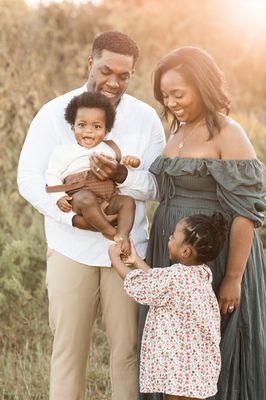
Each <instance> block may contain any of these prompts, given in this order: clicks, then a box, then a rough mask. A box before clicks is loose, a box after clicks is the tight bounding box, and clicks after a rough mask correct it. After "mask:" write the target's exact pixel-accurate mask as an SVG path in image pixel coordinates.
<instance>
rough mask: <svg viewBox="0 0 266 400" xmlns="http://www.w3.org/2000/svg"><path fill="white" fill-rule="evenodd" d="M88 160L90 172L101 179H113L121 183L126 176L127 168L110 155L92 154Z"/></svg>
mask: <svg viewBox="0 0 266 400" xmlns="http://www.w3.org/2000/svg"><path fill="white" fill-rule="evenodd" d="M90 162H91V169H92V172H93V173H94V175H95V176H96V177H97V178H98V179H100V180H101V181H105V180H106V179H113V180H114V181H115V182H117V183H122V182H124V180H125V179H126V177H127V174H128V171H127V168H126V167H125V166H124V165H122V164H119V163H118V162H117V161H116V160H115V159H114V158H112V157H108V156H106V155H104V154H94V155H92V156H91V157H90Z"/></svg>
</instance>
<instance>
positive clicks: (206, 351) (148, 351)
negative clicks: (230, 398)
mask: <svg viewBox="0 0 266 400" xmlns="http://www.w3.org/2000/svg"><path fill="white" fill-rule="evenodd" d="M225 232H226V222H225V219H224V217H223V216H222V214H220V213H215V214H214V215H213V216H206V215H201V214H197V215H193V216H189V217H186V218H184V219H182V220H180V221H179V222H178V224H177V225H176V228H175V231H174V233H173V235H172V236H171V237H170V238H169V242H168V249H169V253H170V258H171V260H172V261H173V262H174V264H173V265H172V266H171V267H168V268H152V269H151V268H150V267H149V266H148V265H147V264H146V263H145V262H144V261H143V260H142V259H141V258H140V257H139V256H138V255H137V254H136V251H135V250H134V247H133V244H132V249H131V256H130V257H129V258H128V259H127V260H126V261H127V263H128V262H129V263H132V264H133V267H134V268H136V269H134V270H133V271H132V269H131V268H129V266H128V265H126V264H125V262H124V261H122V260H121V258H120V255H121V246H120V245H119V244H117V245H112V246H111V247H110V249H109V255H110V259H111V261H112V265H113V266H114V268H115V269H116V270H117V272H118V273H119V275H120V276H121V277H122V278H123V279H125V282H124V287H125V290H126V292H127V294H128V295H129V296H130V297H132V298H134V299H135V300H136V301H137V302H139V303H141V304H146V305H149V306H150V308H149V312H148V315H147V319H146V324H145V328H144V333H143V338H142V347H141V362H140V391H141V392H142V393H164V394H165V395H166V399H167V400H170V399H171V400H174V399H187V400H188V399H194V400H195V399H205V398H207V397H210V396H213V395H214V394H215V393H216V392H217V381H218V377H219V372H220V364H221V361H220V351H219V342H220V312H219V307H218V303H217V300H216V297H215V294H214V292H213V289H212V285H211V282H212V273H211V270H210V269H209V268H208V267H207V265H205V263H206V262H208V261H211V260H213V259H214V258H216V256H217V255H218V253H219V252H220V250H221V248H222V245H223V242H224V238H225Z"/></svg>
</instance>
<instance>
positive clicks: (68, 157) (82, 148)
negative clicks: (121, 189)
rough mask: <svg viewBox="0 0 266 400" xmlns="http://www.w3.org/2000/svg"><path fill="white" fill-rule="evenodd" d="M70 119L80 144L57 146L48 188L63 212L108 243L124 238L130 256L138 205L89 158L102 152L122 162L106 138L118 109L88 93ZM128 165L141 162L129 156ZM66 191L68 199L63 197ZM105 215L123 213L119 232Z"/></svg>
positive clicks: (73, 104) (76, 101) (73, 105)
mask: <svg viewBox="0 0 266 400" xmlns="http://www.w3.org/2000/svg"><path fill="white" fill-rule="evenodd" d="M65 119H66V121H67V122H69V123H70V124H71V127H72V130H73V133H74V135H75V138H76V140H77V143H74V144H73V143H70V144H69V145H61V146H57V147H56V148H55V150H54V152H53V154H52V156H51V158H50V162H49V166H48V170H47V173H46V183H47V187H46V190H47V192H49V193H52V194H53V196H54V198H55V201H56V203H57V205H58V207H59V208H60V209H61V210H62V211H64V212H69V211H71V210H72V209H73V211H74V212H76V213H77V214H78V215H82V216H83V217H84V219H85V220H86V222H87V223H88V224H89V225H90V226H92V227H94V228H95V229H96V230H98V231H100V232H102V234H103V235H104V236H106V237H107V238H108V239H111V240H115V241H119V240H121V241H122V249H123V252H124V253H125V254H129V251H130V242H129V233H130V231H131V228H132V225H133V222H134V216H135V202H134V200H133V199H132V198H131V197H129V196H123V195H118V192H117V190H116V186H115V183H114V182H113V181H112V180H111V179H107V180H105V181H100V180H99V179H98V178H96V176H95V175H94V174H93V173H92V171H90V159H89V157H90V156H91V155H92V154H93V153H96V152H97V153H101V154H104V155H105V156H106V157H109V158H114V159H116V160H117V161H118V162H120V161H121V152H120V149H119V148H118V146H117V145H116V144H115V143H114V142H113V141H111V140H104V138H105V136H106V133H107V132H109V131H110V130H111V129H112V127H113V124H114V119H115V110H114V107H113V106H112V104H111V103H110V101H109V100H108V99H107V98H106V97H105V96H104V95H102V94H101V93H88V92H85V93H82V94H81V95H79V96H76V97H74V98H73V99H72V100H71V101H70V103H69V104H68V106H67V108H66V111H65ZM122 162H123V164H125V165H128V166H131V167H137V166H139V164H140V161H139V159H138V158H136V157H133V156H125V157H123V158H122ZM60 192H66V193H67V195H64V196H62V194H61V193H60ZM105 214H106V215H111V214H118V216H117V229H116V228H114V227H113V226H112V225H111V224H110V223H109V222H108V221H107V219H106V218H105Z"/></svg>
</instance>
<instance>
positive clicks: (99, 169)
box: [91, 111, 165, 201]
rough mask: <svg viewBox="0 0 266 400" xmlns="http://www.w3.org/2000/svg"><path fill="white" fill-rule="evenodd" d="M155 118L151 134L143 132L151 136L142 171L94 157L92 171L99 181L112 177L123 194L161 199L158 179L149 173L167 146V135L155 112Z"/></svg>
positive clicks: (100, 157)
mask: <svg viewBox="0 0 266 400" xmlns="http://www.w3.org/2000/svg"><path fill="white" fill-rule="evenodd" d="M151 118H153V121H152V125H151V127H150V132H143V135H145V134H146V135H148V134H149V138H150V139H149V141H148V143H147V146H146V149H145V152H144V154H143V156H142V160H141V164H142V169H136V170H134V169H132V168H130V169H127V168H126V167H125V166H124V165H122V164H118V163H117V162H116V161H110V160H106V161H105V159H104V158H103V156H100V155H99V156H96V155H95V156H94V157H93V158H92V163H91V166H92V169H93V172H94V173H95V175H96V176H97V177H98V178H99V179H103V180H104V179H106V178H107V177H110V178H112V179H114V180H115V181H116V182H117V183H118V184H119V185H118V187H119V189H121V191H122V193H123V194H125V195H127V196H131V197H133V198H134V199H136V200H141V201H146V200H156V199H158V198H159V194H158V186H157V182H156V179H155V177H154V175H153V174H152V173H150V172H149V167H150V165H151V163H152V162H153V161H154V160H155V158H156V157H157V156H159V155H160V154H162V152H163V149H164V146H165V135H164V130H163V126H162V124H161V121H160V119H159V117H158V115H157V114H156V112H155V111H154V114H152V115H151Z"/></svg>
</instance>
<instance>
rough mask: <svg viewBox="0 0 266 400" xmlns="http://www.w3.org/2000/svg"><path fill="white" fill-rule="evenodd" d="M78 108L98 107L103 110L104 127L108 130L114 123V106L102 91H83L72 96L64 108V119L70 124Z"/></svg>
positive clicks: (72, 122) (73, 121)
mask: <svg viewBox="0 0 266 400" xmlns="http://www.w3.org/2000/svg"><path fill="white" fill-rule="evenodd" d="M79 108H100V109H101V110H103V111H104V112H105V128H106V131H107V132H110V130H111V129H112V127H113V125H114V120H115V108H114V106H113V105H112V103H111V102H110V100H109V99H108V98H107V97H105V96H104V95H103V94H102V93H91V92H84V93H82V94H80V95H79V96H75V97H73V99H72V100H71V101H70V102H69V103H68V105H67V107H66V109H65V119H66V121H67V122H68V123H69V124H70V125H72V126H73V125H74V124H75V120H76V116H77V111H78V109H79Z"/></svg>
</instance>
